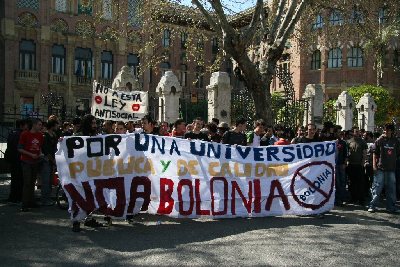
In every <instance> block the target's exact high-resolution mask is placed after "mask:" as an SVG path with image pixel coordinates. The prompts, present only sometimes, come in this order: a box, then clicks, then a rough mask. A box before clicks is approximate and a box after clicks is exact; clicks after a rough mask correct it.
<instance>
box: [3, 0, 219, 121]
mask: <svg viewBox="0 0 400 267" xmlns="http://www.w3.org/2000/svg"><path fill="white" fill-rule="evenodd" d="M85 2H87V1H86V0H51V1H43V0H16V1H1V2H0V3H1V4H0V5H1V6H0V14H1V39H0V47H1V54H0V116H1V117H0V120H2V121H4V120H6V118H5V117H4V116H3V114H5V113H7V114H10V113H13V112H14V113H35V114H39V115H41V116H44V117H45V116H47V115H48V114H49V113H53V114H58V115H62V114H63V113H64V114H65V113H66V114H68V115H72V116H74V115H75V114H77V115H80V114H84V113H87V112H88V111H89V109H90V106H91V92H92V82H93V80H97V81H100V82H101V83H103V84H105V85H108V86H111V83H112V80H113V78H114V77H115V75H116V74H117V72H118V71H119V70H120V69H121V67H122V66H124V65H128V66H131V67H132V68H133V69H134V71H135V73H137V71H138V66H139V62H140V57H139V49H140V45H141V43H140V41H141V40H140V38H138V36H139V35H138V28H137V26H138V19H137V17H135V16H134V15H133V14H137V13H136V12H135V9H136V8H137V5H138V2H139V1H138V0H126V1H122V0H121V1H119V2H120V4H121V5H127V6H122V7H121V9H122V10H127V11H128V12H126V14H127V15H126V17H122V18H121V17H120V18H119V19H118V20H117V22H116V20H113V16H115V14H113V12H112V8H111V7H110V5H111V3H112V1H111V0H102V1H96V2H93V3H97V5H96V4H93V5H90V6H87V5H86V4H85ZM95 14H96V15H95ZM98 14H100V17H101V21H100V22H99V23H96V24H95V26H94V24H93V23H92V22H91V21H93V19H94V17H95V16H97V15H98ZM116 23H117V25H115V24H116ZM116 28H117V29H118V30H119V31H120V32H121V31H122V32H127V33H128V34H127V35H126V36H127V37H124V36H118V37H116V36H113V32H114V30H115V29H116ZM160 35H162V38H160V48H161V49H166V48H168V51H169V52H168V57H167V59H166V60H165V61H164V62H161V63H160V65H159V66H158V68H157V69H147V70H145V71H144V73H143V74H142V75H140V77H138V79H139V81H140V84H141V86H142V88H143V90H145V91H149V95H150V100H151V102H152V104H153V105H152V107H150V110H149V111H150V112H151V113H153V114H154V113H157V109H158V107H157V104H156V103H157V101H156V99H155V93H154V92H155V87H156V86H157V84H158V82H159V80H160V77H161V75H162V73H163V72H164V71H165V70H166V69H170V70H173V71H174V73H175V74H176V75H177V76H178V78H179V79H180V81H181V83H182V86H183V96H182V98H183V99H184V100H186V102H185V101H183V105H182V110H183V114H184V113H185V112H186V113H187V114H186V116H188V108H190V110H193V108H194V106H196V105H198V107H197V110H198V111H201V112H203V114H207V110H206V108H205V107H206V103H207V102H206V89H205V87H206V86H207V84H206V82H207V81H209V77H210V75H209V74H205V75H201V73H202V71H203V70H202V69H199V67H198V66H197V65H196V64H195V63H193V62H190V63H187V61H186V60H185V59H184V58H183V57H182V54H183V53H184V51H185V46H184V45H183V43H184V38H185V35H184V34H183V33H182V35H181V36H179V37H177V36H175V37H174V38H172V37H171V35H170V33H169V32H168V30H165V31H164V32H162V33H161V34H160ZM177 44H182V45H177ZM216 46H217V42H215V40H214V41H209V42H207V43H205V44H204V57H205V62H209V61H210V59H211V58H212V56H213V54H215V53H216V50H217V47H216ZM195 81H196V82H195ZM183 106H185V108H186V109H185V108H184V107H183ZM184 115H185V114H184ZM191 116H193V114H192V115H191Z"/></svg>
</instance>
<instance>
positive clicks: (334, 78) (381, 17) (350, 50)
mask: <svg viewBox="0 0 400 267" xmlns="http://www.w3.org/2000/svg"><path fill="white" fill-rule="evenodd" d="M354 12H355V11H353V13H351V14H354ZM386 12H387V11H385V8H384V7H382V8H380V9H378V10H376V13H377V14H376V18H374V19H376V22H377V23H376V24H378V23H381V24H382V23H385V22H384V21H385V20H387V18H386V17H385V14H386ZM344 23H351V22H349V21H346V19H345V18H344V17H343V15H341V14H340V13H339V12H338V11H337V10H335V9H332V10H329V11H326V12H325V13H323V16H322V15H318V17H317V18H316V19H315V21H314V22H313V24H312V25H309V28H310V29H311V30H312V31H315V32H316V33H318V34H319V36H318V40H319V42H316V43H312V44H309V45H307V46H305V45H300V44H299V42H297V41H296V40H295V39H292V40H290V42H288V45H287V49H286V51H285V53H284V56H283V57H282V59H281V60H280V61H279V62H278V65H279V66H280V67H281V68H283V69H288V70H289V71H290V72H291V73H293V83H294V87H295V91H296V92H295V94H296V98H299V97H300V98H301V96H302V94H303V92H304V90H305V87H306V85H307V84H321V85H322V87H323V88H324V92H325V99H337V96H338V95H339V94H340V93H341V92H342V91H344V90H346V88H348V87H352V86H357V85H362V84H373V85H374V84H376V83H377V74H376V73H377V72H376V70H375V69H374V57H373V56H372V55H371V54H367V53H366V51H365V40H363V39H362V38H359V36H358V34H357V32H356V31H355V32H353V33H350V34H349V36H347V37H343V38H341V39H339V40H338V39H336V40H334V41H332V40H329V36H328V37H327V36H324V33H325V32H324V31H322V28H323V27H326V26H327V25H328V24H329V26H330V27H332V26H333V27H341V26H342V25H343V24H344ZM371 34H375V33H371ZM324 40H325V41H324ZM399 67H400V39H399V37H397V38H393V39H392V40H391V41H390V42H389V44H388V46H387V47H386V55H385V59H384V66H383V77H382V86H384V87H386V88H388V89H389V91H390V92H391V93H392V95H394V96H395V97H396V98H397V99H400V69H399ZM282 90H283V87H282V84H281V83H280V81H279V80H278V79H275V80H274V81H273V84H272V86H271V91H272V92H276V91H282Z"/></svg>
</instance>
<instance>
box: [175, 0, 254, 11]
mask: <svg viewBox="0 0 400 267" xmlns="http://www.w3.org/2000/svg"><path fill="white" fill-rule="evenodd" d="M221 1H222V4H223V5H225V6H226V7H227V8H229V9H231V10H233V11H234V12H240V11H243V10H245V9H248V8H249V7H252V6H254V5H255V3H256V0H221ZM181 3H182V4H184V5H188V6H191V5H192V4H191V3H192V1H191V0H181Z"/></svg>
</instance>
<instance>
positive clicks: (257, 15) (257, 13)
mask: <svg viewBox="0 0 400 267" xmlns="http://www.w3.org/2000/svg"><path fill="white" fill-rule="evenodd" d="M262 14H264V3H263V0H257V4H256V6H255V8H254V13H253V18H252V19H251V23H250V25H249V27H248V28H247V30H246V31H245V32H244V34H243V40H244V41H245V42H246V43H249V42H251V40H252V39H253V36H254V34H255V33H256V31H257V26H258V23H259V21H260V20H261V18H262V16H263V15H262Z"/></svg>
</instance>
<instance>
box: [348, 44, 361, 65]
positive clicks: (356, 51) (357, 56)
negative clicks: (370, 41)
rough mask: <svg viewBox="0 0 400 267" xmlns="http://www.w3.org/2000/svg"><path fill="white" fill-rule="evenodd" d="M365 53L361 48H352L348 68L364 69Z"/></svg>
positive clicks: (349, 53) (349, 52)
mask: <svg viewBox="0 0 400 267" xmlns="http://www.w3.org/2000/svg"><path fill="white" fill-rule="evenodd" d="M363 61H364V60H363V52H362V50H361V48H360V47H351V48H350V49H349V51H348V52H347V66H349V67H353V68H357V67H362V66H363V64H364V62H363Z"/></svg>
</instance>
